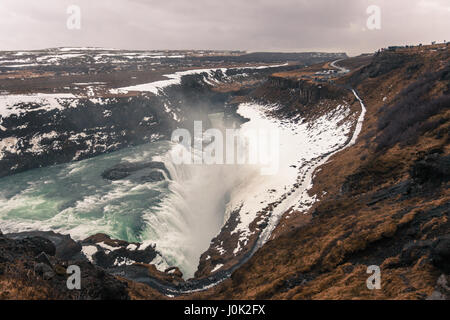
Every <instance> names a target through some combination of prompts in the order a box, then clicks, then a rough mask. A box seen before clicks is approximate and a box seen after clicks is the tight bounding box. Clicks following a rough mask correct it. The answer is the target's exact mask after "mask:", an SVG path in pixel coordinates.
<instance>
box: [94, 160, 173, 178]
mask: <svg viewBox="0 0 450 320" xmlns="http://www.w3.org/2000/svg"><path fill="white" fill-rule="evenodd" d="M143 170H145V171H146V172H144V173H143V174H142V175H140V176H139V179H141V180H142V181H143V182H155V181H162V180H164V179H165V176H166V177H167V178H168V179H172V177H171V175H170V172H169V170H167V168H166V166H165V165H164V163H162V162H159V161H150V162H133V163H130V162H128V163H120V164H118V165H116V166H114V167H113V168H110V169H108V170H105V171H104V172H103V173H102V178H103V179H107V180H112V181H114V180H120V179H125V178H127V177H129V176H131V175H132V174H134V173H136V172H138V171H143ZM160 171H163V172H164V174H165V176H164V175H163V174H162V173H161V172H160Z"/></svg>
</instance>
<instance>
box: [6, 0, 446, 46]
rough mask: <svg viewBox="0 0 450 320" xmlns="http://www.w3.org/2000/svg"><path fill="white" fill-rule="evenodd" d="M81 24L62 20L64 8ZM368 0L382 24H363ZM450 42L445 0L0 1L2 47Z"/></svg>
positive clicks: (366, 15) (384, 44) (361, 44)
mask: <svg viewBox="0 0 450 320" xmlns="http://www.w3.org/2000/svg"><path fill="white" fill-rule="evenodd" d="M69 5H78V6H79V8H80V9H81V28H80V29H79V30H69V29H68V28H67V26H66V22H67V19H68V17H69V14H67V12H66V11H67V7H68V6H69ZM369 5H378V6H379V7H380V8H381V29H380V30H368V29H367V27H366V21H367V19H368V17H369V15H368V14H367V13H366V9H367V7H368V6H369ZM433 40H436V41H439V42H441V41H443V40H450V0H379V1H378V0H277V1H275V0H272V1H269V0H69V1H67V0H39V1H36V0H0V50H17V49H20V50H23V49H41V48H49V47H58V46H95V47H108V48H120V49H240V50H250V51H316V50H318V51H330V52H331V51H340V52H342V51H345V52H347V53H349V54H351V55H355V54H358V53H361V52H372V51H374V50H376V49H378V48H380V47H384V46H387V45H394V44H408V43H411V44H413V43H416V44H417V43H420V42H423V43H429V42H431V41H433Z"/></svg>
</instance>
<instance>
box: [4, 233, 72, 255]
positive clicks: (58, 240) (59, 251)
mask: <svg viewBox="0 0 450 320" xmlns="http://www.w3.org/2000/svg"><path fill="white" fill-rule="evenodd" d="M7 236H8V238H10V239H14V240H23V239H25V238H27V237H40V238H44V239H46V240H48V241H50V242H51V243H52V244H53V245H54V247H55V253H53V254H50V255H52V256H53V255H55V256H56V257H57V258H60V259H64V260H69V259H71V258H73V257H74V256H76V255H77V254H78V253H79V252H80V251H81V245H80V244H79V243H78V242H76V241H75V240H73V239H72V238H71V237H70V236H69V235H63V234H59V233H55V232H53V231H30V232H19V233H9V234H8V235H7ZM42 251H44V250H41V251H39V252H37V253H36V254H39V253H41V252H42ZM44 252H45V253H47V254H49V253H48V252H46V251H44Z"/></svg>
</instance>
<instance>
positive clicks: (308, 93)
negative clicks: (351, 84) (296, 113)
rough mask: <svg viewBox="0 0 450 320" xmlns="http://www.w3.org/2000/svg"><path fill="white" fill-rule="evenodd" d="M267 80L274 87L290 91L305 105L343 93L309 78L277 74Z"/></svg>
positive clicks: (339, 95)
mask: <svg viewBox="0 0 450 320" xmlns="http://www.w3.org/2000/svg"><path fill="white" fill-rule="evenodd" d="M267 82H268V83H267V85H268V86H269V87H273V89H276V90H280V91H290V92H291V94H294V95H295V96H296V97H297V99H298V101H299V102H300V103H301V104H303V105H312V104H316V103H317V102H319V101H320V100H323V99H336V98H338V97H341V96H342V94H343V91H342V90H341V89H339V88H337V87H335V86H331V85H329V84H327V83H321V84H318V83H315V82H312V81H308V80H301V79H300V80H297V79H291V78H285V77H276V76H270V77H269V79H268V81H267ZM273 89H272V90H273Z"/></svg>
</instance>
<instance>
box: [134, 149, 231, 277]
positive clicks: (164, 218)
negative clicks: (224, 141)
mask: <svg viewBox="0 0 450 320" xmlns="http://www.w3.org/2000/svg"><path fill="white" fill-rule="evenodd" d="M161 160H163V161H164V163H165V164H166V167H167V168H168V170H169V172H170V174H171V176H172V179H173V180H172V182H171V183H170V186H169V190H170V195H169V196H168V197H167V198H166V200H165V201H163V203H162V204H161V206H160V208H159V209H157V210H156V211H154V212H151V213H147V214H146V215H145V216H144V219H145V220H146V222H147V223H146V225H147V227H146V229H145V230H144V232H143V233H142V239H149V240H147V241H144V244H150V243H155V241H154V240H156V239H157V241H156V244H157V245H156V249H157V250H158V251H159V252H161V254H162V255H163V256H164V258H165V259H166V261H167V262H168V264H170V265H176V266H178V267H179V268H180V269H181V270H182V272H183V274H184V276H185V278H189V277H192V276H193V275H194V273H195V271H196V269H197V266H198V262H199V258H200V255H201V254H202V253H203V252H204V251H206V250H207V249H208V247H209V244H210V241H211V239H212V238H214V236H216V235H217V233H218V232H219V231H220V229H221V227H222V225H223V223H224V214H225V209H226V205H227V195H228V194H229V192H230V190H231V188H232V187H233V185H234V184H235V183H236V179H238V178H239V176H238V175H239V171H238V170H236V169H235V168H232V167H231V166H227V165H186V164H180V165H174V164H173V162H172V161H170V159H169V158H168V157H165V158H163V159H161ZM150 239H151V240H150Z"/></svg>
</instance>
